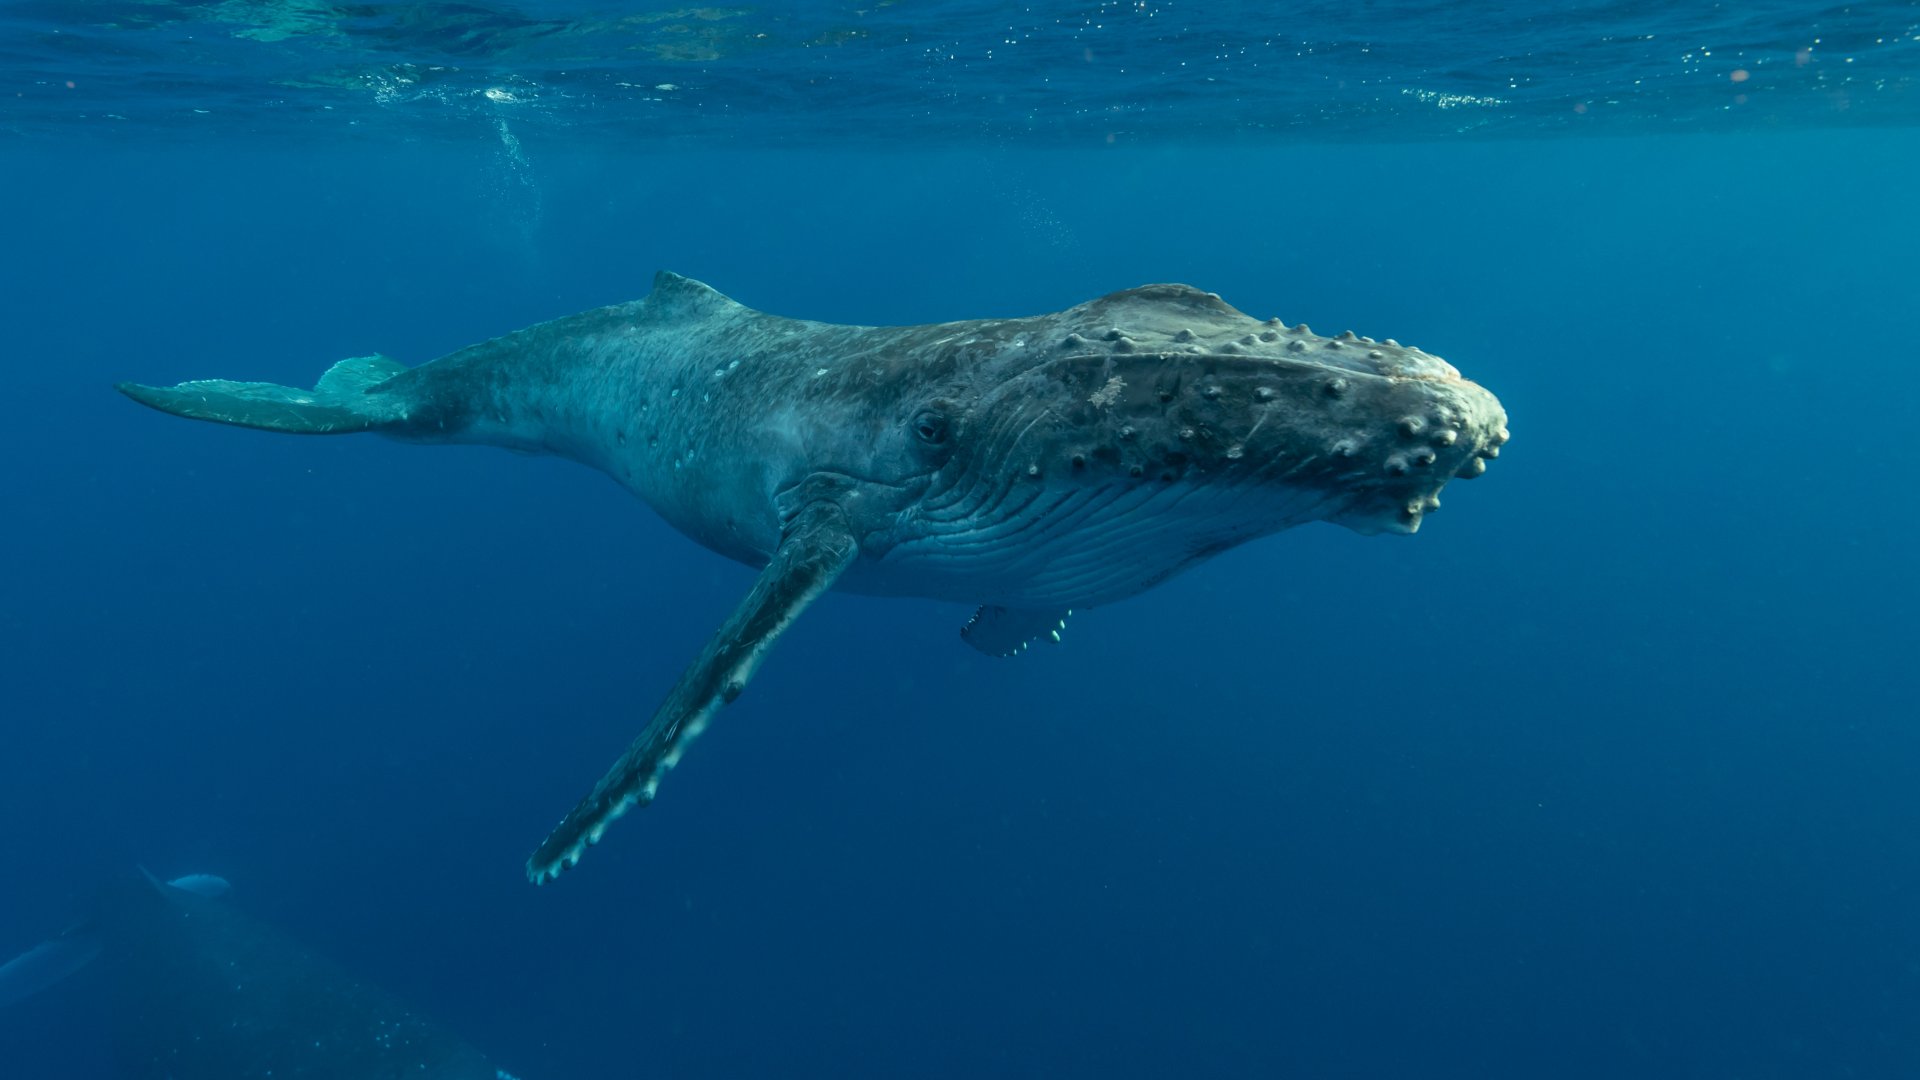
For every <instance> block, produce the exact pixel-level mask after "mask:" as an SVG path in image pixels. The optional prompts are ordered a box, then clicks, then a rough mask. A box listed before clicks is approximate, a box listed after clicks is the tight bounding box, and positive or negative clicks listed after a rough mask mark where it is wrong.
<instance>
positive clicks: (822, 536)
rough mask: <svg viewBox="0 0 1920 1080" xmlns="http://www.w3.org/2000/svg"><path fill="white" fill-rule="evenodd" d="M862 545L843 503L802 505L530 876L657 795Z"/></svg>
mask: <svg viewBox="0 0 1920 1080" xmlns="http://www.w3.org/2000/svg"><path fill="white" fill-rule="evenodd" d="M858 555H859V543H858V541H856V540H855V538H854V536H853V532H852V530H851V528H850V526H849V524H848V522H847V515H846V511H845V510H843V509H842V508H841V507H840V506H839V505H838V504H837V503H834V502H832V501H828V500H821V501H816V502H809V503H806V504H804V505H803V506H802V507H801V508H800V510H799V511H798V512H797V513H795V514H794V516H793V518H792V520H791V521H790V522H789V523H788V525H787V527H786V530H785V533H784V534H783V535H782V537H781V540H780V547H779V550H777V551H775V552H774V554H773V559H772V561H771V562H769V563H768V564H767V568H766V569H765V570H763V571H761V572H760V579H759V580H758V581H756V582H754V585H753V590H752V591H751V592H749V593H748V594H747V598H746V599H745V600H742V601H741V602H740V606H739V607H737V608H735V609H734V611H733V614H732V615H731V616H729V617H728V618H727V621H726V623H725V624H724V625H722V626H721V627H720V630H719V632H718V633H716V634H714V636H713V638H712V640H710V641H708V642H707V647H706V648H705V649H704V650H703V651H702V652H701V653H700V657H699V659H697V660H695V661H694V662H693V665H692V666H691V667H689V668H687V670H686V671H685V673H683V674H682V675H681V676H680V681H679V683H678V684H676V685H675V686H674V688H673V692H672V693H670V694H668V695H667V699H666V701H664V702H662V703H661V705H660V708H659V709H658V710H656V711H655V712H654V714H653V719H651V720H649V721H647V726H646V727H645V728H644V729H643V730H642V731H641V732H640V735H639V737H638V738H636V739H634V740H633V745H632V746H629V747H628V748H627V752H626V753H625V754H622V755H621V756H620V760H619V761H616V762H614V765H613V768H612V769H610V770H608V772H607V774H606V775H605V776H603V777H601V778H600V782H599V783H598V784H595V785H594V788H593V791H592V793H591V794H589V795H588V796H587V797H586V798H584V799H582V800H580V803H579V805H577V806H575V807H574V808H573V810H572V811H571V812H569V813H568V814H567V816H566V818H565V819H563V820H562V821H561V822H560V824H559V825H558V826H557V827H556V828H555V829H554V830H553V832H551V833H549V834H548V836H547V838H546V840H544V841H542V842H541V844H540V847H539V849H538V850H536V851H535V852H534V853H533V856H532V858H530V859H528V860H527V878H528V879H529V880H531V881H532V882H533V883H534V884H536V885H538V884H542V883H544V882H547V881H550V880H552V879H554V878H556V877H558V876H560V873H561V871H563V870H567V869H570V868H571V867H572V866H573V864H574V863H576V862H578V861H580V856H581V854H582V853H583V852H585V851H586V849H587V847H588V845H590V844H595V843H598V842H599V840H600V836H601V834H602V833H604V832H605V831H606V828H607V826H608V825H609V824H611V823H612V822H613V820H614V819H615V818H617V817H619V816H620V815H622V814H624V813H626V812H627V811H628V810H630V809H632V808H633V807H635V806H645V805H647V804H648V803H650V802H652V801H653V793H654V790H655V788H657V787H658V786H659V783H660V776H661V774H662V773H665V772H666V771H667V770H668V769H670V768H672V767H673V764H674V762H676V761H678V760H679V758H680V754H681V752H682V751H683V750H685V749H686V745H687V742H688V740H690V739H692V738H693V737H694V736H695V735H698V734H699V733H700V730H701V729H702V728H704V727H706V725H707V721H708V720H710V719H711V718H712V717H713V714H714V713H715V712H718V711H719V709H720V707H721V706H722V705H726V704H728V703H729V702H731V701H733V699H734V698H737V697H739V696H740V692H741V691H742V690H744V689H745V688H746V685H747V680H749V679H751V678H753V673H754V670H755V669H756V668H758V667H759V666H760V661H761V659H762V658H763V657H764V656H765V655H766V652H767V649H768V648H769V647H770V646H772V644H773V642H774V639H776V638H778V637H779V636H780V634H781V632H782V631H784V630H786V628H787V627H788V626H790V625H792V623H793V620H794V619H795V618H797V617H798V616H799V614H800V613H801V612H802V611H804V610H806V607H807V605H808V604H810V603H812V602H813V600H814V598H815V597H817V596H819V595H820V594H821V593H823V592H826V591H827V589H828V588H830V587H831V586H832V585H833V583H834V580H835V579H836V578H838V577H839V576H840V574H841V573H842V572H843V571H845V570H846V568H847V567H848V566H851V565H852V564H853V561H854V559H855V558H856V557H857V556H858Z"/></svg>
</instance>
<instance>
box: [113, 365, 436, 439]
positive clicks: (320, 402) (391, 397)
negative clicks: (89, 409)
mask: <svg viewBox="0 0 1920 1080" xmlns="http://www.w3.org/2000/svg"><path fill="white" fill-rule="evenodd" d="M406 370H407V366H406V365H405V364H402V363H400V362H399V361H397V360H391V359H389V358H387V357H384V356H356V357H353V358H352V359H350V360H342V361H340V362H339V363H337V364H335V365H333V366H332V367H330V368H328V369H327V373H326V374H325V375H322V376H320V381H319V382H318V383H316V384H315V385H314V388H313V389H311V390H300V389H296V388H294V387H291V386H280V385H278V384H275V383H261V382H230V381H228V380H226V379H201V380H196V381H193V382H183V383H180V384H178V385H175V386H142V385H140V384H139V383H118V384H116V386H115V389H117V390H119V391H120V392H121V393H123V394H125V395H127V396H128V397H130V398H132V399H133V400H135V401H137V402H139V403H140V404H142V405H146V406H149V407H150V408H155V409H158V410H160V411H161V412H164V413H172V414H173V415H175V416H185V417H188V418H189V419H193V420H211V421H213V422H215V423H219V424H234V425H236V426H239V427H250V428H260V429H262V430H265V431H284V432H287V433H289V434H294V435H343V434H346V433H348V432H354V431H374V430H378V429H380V428H384V427H389V426H392V425H396V424H399V423H402V422H404V421H405V420H406V419H407V403H406V395H403V394H392V393H382V392H381V387H382V385H383V384H385V383H387V382H388V381H390V380H391V379H392V378H393V377H394V376H396V375H398V374H400V373H401V372H404V371H406Z"/></svg>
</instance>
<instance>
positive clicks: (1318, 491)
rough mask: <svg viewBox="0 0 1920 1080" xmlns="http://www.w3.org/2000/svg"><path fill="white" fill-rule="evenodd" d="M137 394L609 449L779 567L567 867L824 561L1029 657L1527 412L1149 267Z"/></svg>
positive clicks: (1401, 510) (559, 867)
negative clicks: (939, 606)
mask: <svg viewBox="0 0 1920 1080" xmlns="http://www.w3.org/2000/svg"><path fill="white" fill-rule="evenodd" d="M119 389H120V390H121V391H122V392H124V393H125V394H126V395H127V396H129V397H131V398H133V399H134V400H135V401H138V402H140V403H142V404H145V405H149V406H152V407H153V408H155V409H159V410H161V411H163V412H168V413H172V414H175V415H177V416H185V417H191V418H194V419H199V420H211V421H216V422H219V423H224V424H236V425H240V426H243V427H252V428H263V429H266V430H269V431H280V432H289V433H294V434H334V433H342V432H355V431H372V432H378V433H380V434H383V435H388V436H391V437H393V438H397V439H402V440H406V441H411V442H425V443H484V444H489V445H494V446H503V447H507V448H511V449H515V450H521V451H532V452H543V453H552V454H558V455H562V456H564V457H568V458H571V459H573V460H575V461H579V462H582V463H584V464H586V465H589V466H591V467H593V468H596V469H599V470H601V471H603V472H605V473H607V474H608V475H610V476H611V477H613V479H614V480H616V481H618V482H619V483H620V484H622V485H623V486H625V487H626V488H628V489H629V490H630V491H632V492H633V493H634V494H635V495H637V496H639V497H640V498H641V499H642V500H644V501H645V502H646V503H648V504H649V505H650V506H652V507H653V508H654V510H656V511H657V512H658V513H659V514H661V515H662V516H663V517H665V518H666V519H667V521H669V522H670V523H671V524H673V525H674V526H675V527H676V528H678V529H679V530H680V531H681V532H683V533H685V534H686V535H687V536H689V537H691V538H692V539H694V540H696V541H698V542H699V543H701V544H703V545H705V546H706V547H708V548H711V549H712V550H714V551H716V552H719V553H721V554H723V555H726V556H729V557H731V558H734V559H737V560H740V561H741V562H745V563H747V564H749V565H752V566H754V567H757V568H759V569H760V575H759V578H758V579H757V580H756V581H755V583H754V584H753V586H752V588H751V589H750V590H749V591H748V593H747V595H746V597H745V598H744V599H743V600H742V601H741V602H740V604H739V606H738V607H737V608H736V609H735V610H734V611H733V613H732V615H731V616H730V617H728V618H727V620H726V621H725V623H723V624H722V625H721V627H720V629H719V631H718V632H717V633H715V634H714V636H713V637H712V638H711V639H710V640H709V642H708V644H707V645H706V647H705V648H704V649H703V650H702V651H701V653H700V654H699V656H698V657H696V658H695V659H694V661H693V663H692V665H691V666H689V667H688V668H687V669H686V671H685V672H684V674H682V675H681V677H680V679H679V681H678V683H676V684H675V685H674V687H673V688H672V690H671V691H669V692H668V694H667V696H666V699H665V701H664V702H662V703H661V705H660V706H659V708H658V709H657V710H656V711H655V712H654V713H653V715H652V718H651V719H650V720H649V721H648V722H647V724H646V725H645V727H644V728H642V729H641V731H640V733H639V735H638V737H637V738H635V739H634V740H633V743H632V745H631V746H629V747H628V749H627V750H626V752H625V753H624V754H623V755H621V757H620V758H619V759H618V760H617V761H616V762H615V763H614V765H613V767H612V768H611V769H610V770H609V771H608V772H607V773H606V774H605V776H604V777H603V778H602V779H601V780H600V782H599V783H598V784H596V785H595V786H594V787H593V789H592V790H591V792H590V793H589V794H588V795H587V796H586V797H585V798H584V799H582V800H581V801H580V802H579V804H578V805H577V806H575V807H574V809H573V810H572V811H571V812H570V813H568V814H567V815H566V817H565V818H564V819H563V820H562V821H561V822H560V824H559V825H558V826H557V827H556V828H554V830H553V831H552V832H551V833H550V834H549V835H548V837H547V838H546V840H545V841H544V842H542V843H541V844H540V846H539V847H538V848H537V849H536V850H535V852H534V853H533V856H532V857H531V858H530V859H529V860H528V862H527V868H526V869H527V874H528V877H529V878H530V879H531V880H533V881H534V882H536V883H539V882H544V881H547V880H550V879H552V878H554V877H556V876H557V875H558V874H560V873H561V872H562V871H563V870H566V869H568V868H570V867H572V866H573V865H574V864H575V863H576V862H577V861H578V860H579V858H580V857H581V855H582V853H583V852H584V850H585V849H586V847H587V846H588V845H590V844H593V843H596V842H598V841H599V840H600V838H601V836H602V834H603V833H604V832H605V830H606V828H607V826H608V825H609V823H611V822H612V821H613V820H614V819H616V818H618V817H620V816H621V815H622V814H624V813H626V812H627V811H628V810H630V809H632V808H633V807H636V806H644V805H646V804H647V803H649V802H651V801H652V800H653V797H654V793H655V790H656V788H657V787H658V785H659V782H660V778H661V775H662V774H663V773H664V772H665V771H666V770H667V769H668V768H670V767H671V766H672V765H673V764H674V762H675V761H676V760H677V759H678V758H679V756H680V754H681V752H682V751H683V750H684V749H685V748H686V745H687V742H688V740H690V739H691V738H693V736H695V735H696V734H698V733H699V731H700V730H701V729H702V728H703V727H704V726H705V725H706V724H707V722H708V720H709V719H710V718H711V717H712V716H713V714H714V713H715V712H716V711H717V710H718V709H719V708H720V707H721V706H723V705H725V704H727V703H729V702H731V701H733V700H734V699H735V698H737V697H738V696H739V695H740V692H741V691H742V690H743V689H744V688H745V686H746V685H747V682H748V680H749V679H751V678H752V677H753V673H754V670H755V668H757V667H758V666H759V664H760V662H761V660H762V658H763V657H764V656H765V655H766V652H767V649H768V648H769V647H770V646H771V645H772V644H773V642H774V641H775V639H777V638H778V637H779V636H780V635H781V634H782V633H783V632H784V631H785V630H786V629H787V627H788V626H789V625H791V624H792V622H793V621H794V619H795V618H796V617H797V616H799V614H800V613H801V612H802V611H803V610H804V609H805V608H806V607H807V605H808V604H809V603H811V602H812V601H813V600H814V598H816V597H817V596H819V595H820V594H821V593H822V592H824V591H826V590H827V589H828V588H831V587H837V588H842V589H848V590H853V591H859V592H866V593H876V594H884V595H901V596H918V597H926V598H934V599H945V600H958V601H964V602H967V603H972V604H979V605H980V608H979V610H978V613H977V614H976V615H975V616H974V617H973V618H972V620H971V621H969V622H968V623H967V625H966V626H965V627H964V628H963V629H962V631H961V633H962V636H963V637H964V638H965V640H966V641H967V642H969V643H970V644H971V645H973V646H974V647H976V648H978V649H980V650H982V651H983V652H986V653H990V654H993V655H1011V654H1014V653H1017V652H1020V651H1022V650H1024V649H1025V648H1026V647H1027V646H1028V644H1029V643H1031V642H1035V641H1057V640H1058V639H1059V635H1060V632H1061V631H1062V630H1063V629H1064V627H1065V625H1066V618H1067V616H1068V614H1069V613H1070V612H1071V611H1072V610H1073V609H1074V608H1080V607H1089V606H1092V605H1096V604H1104V603H1109V602H1112V601H1115V600H1119V599H1121V598H1123V597H1126V596H1129V595H1132V594H1134V593H1138V592H1140V591H1142V590H1144V589H1147V588H1150V587H1152V586H1153V585H1155V584H1157V583H1159V582H1162V581H1165V580H1167V579H1168V578H1170V577H1172V576H1173V575H1175V574H1177V573H1179V572H1181V571H1182V570H1184V569H1186V568H1188V567H1191V566H1194V565H1196V564H1197V563H1200V562H1202V561H1204V560H1206V559H1207V558H1209V557H1211V556H1213V555H1215V554H1218V553H1219V552H1221V551H1224V550H1226V549H1227V548H1230V547H1233V546H1235V545H1237V544H1240V543H1243V542H1245V541H1248V540H1252V539H1254V538H1256V537H1260V536H1264V535H1267V534H1270V533H1275V532H1279V531H1281V530H1283V529H1287V528H1291V527H1293V526H1295V525H1300V524H1303V523H1306V522H1309V521H1330V522H1335V523H1338V524H1341V525H1344V526H1347V527H1349V528H1351V529H1354V530H1356V531H1358V532H1361V533H1379V532H1389V533H1412V532H1414V531H1415V530H1416V529H1418V528H1419V527H1420V524H1421V522H1422V521H1424V520H1425V518H1426V516H1427V515H1428V514H1429V513H1431V512H1432V511H1433V510H1435V509H1437V508H1438V507H1439V505H1440V499H1439V495H1440V491H1441V489H1442V488H1443V487H1445V486H1446V484H1447V483H1448V482H1449V481H1450V480H1452V479H1454V478H1456V477H1458V478H1472V477H1476V476H1479V475H1480V474H1481V473H1482V472H1484V471H1485V470H1486V468H1487V462H1488V461H1489V460H1490V459H1492V458H1495V457H1497V456H1498V455H1499V453H1500V448H1501V446H1502V444H1504V443H1505V442H1506V441H1507V427H1506V414H1505V412H1504V411H1503V410H1502V409H1501V407H1500V403H1499V401H1498V400H1496V399H1495V398H1494V396H1493V395H1492V394H1491V393H1489V392H1487V391H1486V390H1485V389H1483V388H1481V387H1480V386H1479V385H1477V384H1475V383H1473V382H1470V381H1468V380H1466V379H1464V378H1462V377H1461V374H1460V372H1459V371H1458V370H1456V369H1455V368H1454V367H1453V366H1452V365H1451V364H1448V363H1447V362H1445V361H1444V360H1441V359H1440V358H1438V357H1436V356H1433V355H1431V354H1429V353H1426V352H1423V351H1421V350H1419V349H1416V348H1412V347H1410V346H1405V345H1401V344H1400V343H1398V342H1396V341H1394V340H1392V339H1390V338H1389V339H1385V340H1379V341H1376V340H1374V339H1373V338H1370V337H1362V336H1359V335H1357V334H1354V333H1353V332H1352V331H1347V332H1345V333H1341V334H1338V335H1336V336H1332V337H1327V336H1322V335H1319V334H1315V333H1314V332H1313V331H1312V330H1311V329H1309V328H1308V327H1307V326H1306V324H1304V323H1299V324H1295V325H1292V326H1289V325H1286V324H1284V323H1283V322H1282V321H1281V320H1279V319H1277V318H1274V319H1267V320H1265V321H1261V320H1258V319H1255V318H1253V317H1251V316H1248V315H1246V314H1243V313H1242V312H1240V311H1239V310H1237V309H1235V308H1233V307H1232V306H1230V305H1228V304H1227V303H1226V302H1224V301H1223V300H1221V298H1220V297H1219V296H1218V295H1216V294H1213V293H1208V292H1202V291H1200V290H1199V289H1195V288H1191V287H1189V286H1185V285H1146V286H1142V287H1140V288H1134V289H1128V290H1125V291H1122V292H1116V293H1113V294H1111V295H1108V296H1104V297H1101V298H1099V299H1097V300H1092V301H1089V302H1087V303H1083V304H1080V305H1078V306H1076V307H1072V308H1068V309H1066V310H1064V311H1059V312H1055V313H1053V314H1049V315H1039V316H1032V317H1027V318H999V319H975V320H970V321H964V322H949V323H937V324H931V325H923V326H905V327H875V326H845V325H835V324H828V323H819V322H809V321H804V320H799V319H790V318H784V317H780V316H776V315H770V314H766V313H764V312H760V311H756V310H754V309H752V308H749V307H746V306H744V305H742V304H740V303H737V302H735V301H733V300H731V299H729V298H727V297H726V296H723V295H721V294H720V293H719V292H717V291H715V290H714V289H711V288H709V287H708V286H706V285H704V284H701V283H700V282H697V281H694V280H692V279H689V278H685V277H681V276H679V275H676V274H671V273H665V272H662V273H660V274H658V275H657V276H656V277H655V279H654V283H653V290H652V292H650V293H649V294H648V295H647V296H646V297H645V298H644V299H641V300H637V301H633V302H630V303H624V304H616V305H613V306H611V307H604V308H600V309H597V310H594V311H588V312H583V313H581V314H578V315H573V316H569V317H566V318H562V319H557V320H554V321H552V322H546V323H541V324H539V325H537V326H533V327H530V328H528V329H525V330H521V331H518V332H516V333H512V334H508V335H506V336H504V337H500V338H496V339H494V340H491V341H487V342H483V343H481V344H478V345H473V346H469V347H467V348H464V349H461V350H459V351H457V352H454V353H450V354H448V355H446V356H444V357H441V358H440V359H437V360H434V361H432V362H430V363H426V364H422V365H420V366H418V367H411V368H409V367H407V366H405V365H403V364H401V363H399V362H397V361H394V360H392V359H389V358H387V357H385V356H379V355H374V356H364V357H355V358H352V359H347V360H342V361H340V362H339V363H336V364H334V365H333V367H331V368H330V369H328V371H327V372H326V373H325V374H324V375H322V376H321V377H320V380H319V382H318V383H317V384H316V385H315V386H314V388H313V389H312V390H300V389H295V388H292V387H286V386H278V385H274V384H271V383H257V382H230V381H225V380H202V381H195V382H185V383H180V384H178V385H176V386H171V387H164V388H163V387H153V386H142V385H135V384H131V383H123V384H121V385H120V387H119Z"/></svg>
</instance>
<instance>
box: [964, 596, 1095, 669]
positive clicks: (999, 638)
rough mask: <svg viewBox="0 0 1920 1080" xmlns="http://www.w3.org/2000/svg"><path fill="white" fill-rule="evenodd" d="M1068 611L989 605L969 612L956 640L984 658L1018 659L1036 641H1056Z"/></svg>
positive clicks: (1063, 626)
mask: <svg viewBox="0 0 1920 1080" xmlns="http://www.w3.org/2000/svg"><path fill="white" fill-rule="evenodd" d="M1071 614H1073V612H1072V611H1069V610H1048V611H1039V610H1036V609H1033V608H1006V607H998V606H995V605H993V604H989V605H987V606H986V607H983V608H981V609H980V610H979V611H976V612H974V613H973V618H971V619H968V620H967V625H965V626H963V627H961V628H960V637H961V638H962V639H964V640H965V641H966V643H967V644H969V645H971V646H973V647H974V648H976V649H979V650H980V651H981V652H983V653H986V654H987V655H988V656H1018V655H1020V654H1021V653H1023V652H1026V651H1027V648H1028V646H1030V645H1032V644H1033V643H1034V642H1036V641H1053V642H1057V641H1059V640H1060V632H1061V631H1063V630H1065V629H1066V628H1067V616H1069V615H1071Z"/></svg>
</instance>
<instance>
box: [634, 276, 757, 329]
mask: <svg viewBox="0 0 1920 1080" xmlns="http://www.w3.org/2000/svg"><path fill="white" fill-rule="evenodd" d="M745 306H746V305H744V304H742V303H740V302H739V301H737V300H734V299H731V298H730V297H728V296H727V295H726V294H725V293H723V292H721V291H720V290H719V289H716V288H714V287H713V286H711V285H708V284H706V283H705V282H701V281H695V280H693V279H692V278H690V277H682V276H681V275H679V274H676V273H674V272H673V271H671V270H661V271H659V272H658V273H656V274H654V275H653V292H651V293H648V294H647V312H648V314H650V315H652V316H653V317H654V318H656V319H663V320H665V319H708V318H712V317H713V316H715V315H721V314H725V313H727V312H732V311H740V310H742V309H743V308H745Z"/></svg>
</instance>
